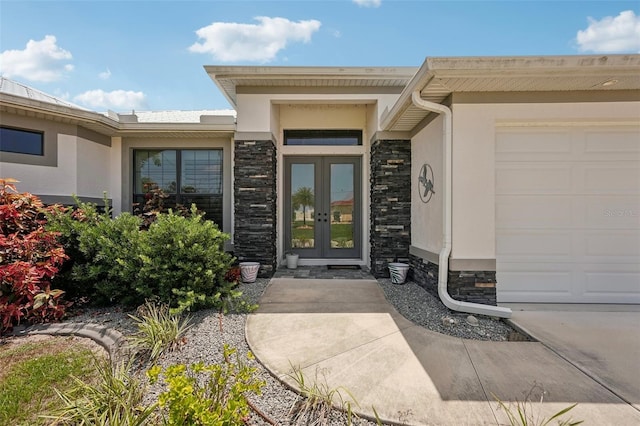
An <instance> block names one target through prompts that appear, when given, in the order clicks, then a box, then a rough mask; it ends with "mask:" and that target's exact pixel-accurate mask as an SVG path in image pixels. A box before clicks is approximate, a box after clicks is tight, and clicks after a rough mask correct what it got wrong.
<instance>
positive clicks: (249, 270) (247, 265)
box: [240, 262, 260, 283]
mask: <svg viewBox="0 0 640 426" xmlns="http://www.w3.org/2000/svg"><path fill="white" fill-rule="evenodd" d="M259 270H260V263H258V262H240V275H241V276H242V282H243V283H253V282H255V281H256V278H257V277H258V271H259Z"/></svg>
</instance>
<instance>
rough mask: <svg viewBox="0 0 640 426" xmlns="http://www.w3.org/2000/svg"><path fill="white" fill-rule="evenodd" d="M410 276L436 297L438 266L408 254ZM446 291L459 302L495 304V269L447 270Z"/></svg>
mask: <svg viewBox="0 0 640 426" xmlns="http://www.w3.org/2000/svg"><path fill="white" fill-rule="evenodd" d="M409 264H410V265H411V275H410V278H411V279H413V281H414V282H415V283H416V284H418V285H419V286H420V287H422V288H424V289H425V290H426V291H428V292H429V293H431V294H432V295H434V296H436V297H438V272H439V266H438V265H436V264H434V263H431V262H428V261H425V260H423V259H422V258H419V257H417V256H414V255H409ZM448 275H449V278H448V281H447V291H448V292H449V295H450V296H451V297H452V298H453V299H455V300H459V301H461V302H470V303H480V304H482V305H492V306H496V305H497V302H496V272H495V271H449V274H448Z"/></svg>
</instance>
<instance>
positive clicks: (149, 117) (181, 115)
mask: <svg viewBox="0 0 640 426" xmlns="http://www.w3.org/2000/svg"><path fill="white" fill-rule="evenodd" d="M135 115H136V116H137V117H138V122H139V123H200V117H221V116H225V117H228V116H231V117H235V116H236V111H235V110H232V109H218V110H197V111H177V110H173V111H135Z"/></svg>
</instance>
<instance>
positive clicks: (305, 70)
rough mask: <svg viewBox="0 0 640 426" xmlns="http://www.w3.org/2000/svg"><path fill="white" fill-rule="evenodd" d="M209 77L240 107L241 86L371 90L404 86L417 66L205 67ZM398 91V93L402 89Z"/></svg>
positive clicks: (337, 91)
mask: <svg viewBox="0 0 640 426" xmlns="http://www.w3.org/2000/svg"><path fill="white" fill-rule="evenodd" d="M204 69H205V71H206V72H207V74H209V77H210V78H211V79H212V80H213V82H214V83H215V84H216V85H217V86H218V88H219V89H220V91H221V92H222V93H223V94H224V96H225V97H226V98H227V100H228V101H229V103H230V104H231V105H232V106H233V107H234V108H236V107H237V94H238V87H250V88H251V87H252V88H258V87H260V88H267V91H268V88H274V89H275V88H282V87H289V88H300V89H302V90H304V89H305V88H306V89H309V90H317V89H318V88H325V89H331V90H333V91H334V93H342V92H343V91H348V90H353V88H367V89H368V91H369V92H370V93H376V91H384V90H388V89H389V88H398V89H400V90H401V89H402V88H403V87H405V86H406V84H407V83H408V82H409V81H410V80H411V78H412V77H413V75H414V74H415V72H416V71H417V70H418V68H416V67H254V66H213V65H209V66H205V67H204ZM400 90H398V93H399V92H400Z"/></svg>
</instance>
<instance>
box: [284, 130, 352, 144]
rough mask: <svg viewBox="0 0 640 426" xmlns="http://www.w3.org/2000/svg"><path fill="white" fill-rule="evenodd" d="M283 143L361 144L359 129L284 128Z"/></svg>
mask: <svg viewBox="0 0 640 426" xmlns="http://www.w3.org/2000/svg"><path fill="white" fill-rule="evenodd" d="M284 144H285V145H333V146H346V145H362V131H361V130H285V131H284Z"/></svg>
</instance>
